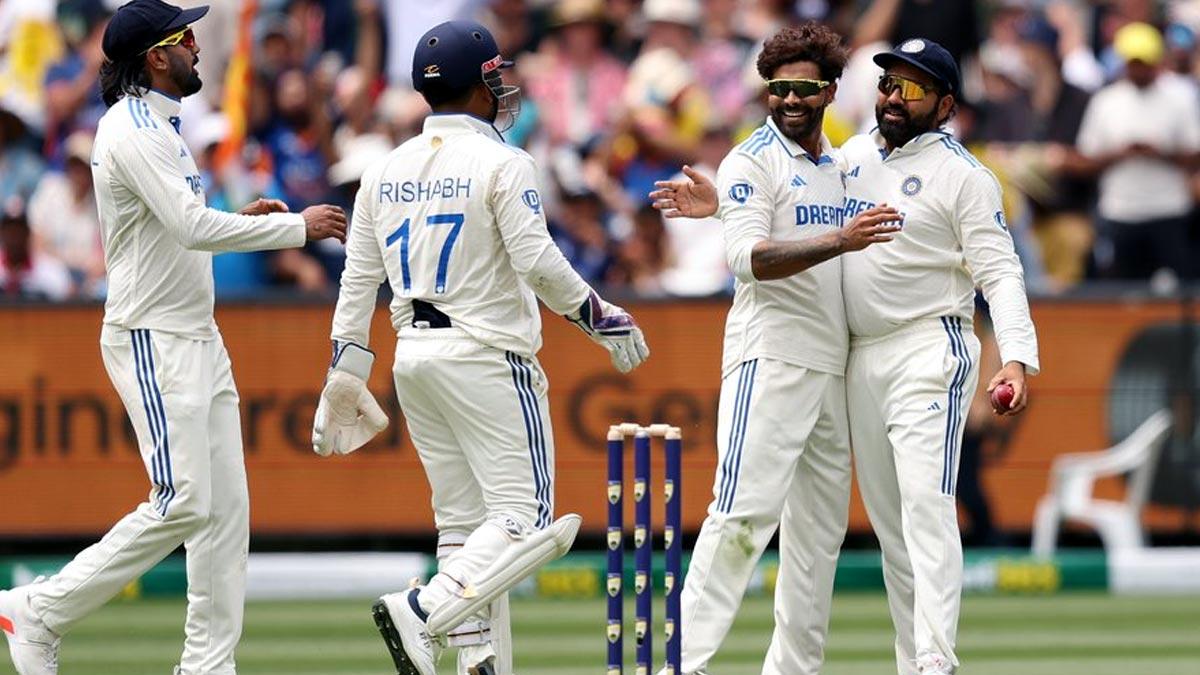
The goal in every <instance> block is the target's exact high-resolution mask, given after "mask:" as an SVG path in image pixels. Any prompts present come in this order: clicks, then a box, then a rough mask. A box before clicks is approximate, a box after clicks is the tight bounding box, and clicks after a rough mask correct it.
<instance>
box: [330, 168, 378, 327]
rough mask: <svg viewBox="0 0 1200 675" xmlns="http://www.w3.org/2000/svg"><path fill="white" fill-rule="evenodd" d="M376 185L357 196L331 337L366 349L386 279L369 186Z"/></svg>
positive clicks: (364, 184) (359, 191)
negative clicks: (377, 303)
mask: <svg viewBox="0 0 1200 675" xmlns="http://www.w3.org/2000/svg"><path fill="white" fill-rule="evenodd" d="M373 184H374V183H373V182H370V183H368V182H367V181H364V182H363V184H362V186H361V187H359V188H358V194H357V195H356V196H355V197H354V213H353V214H352V215H351V217H350V231H349V233H348V234H347V235H346V267H345V269H343V270H342V280H341V287H340V289H339V291H338V301H337V309H335V310H334V312H333V334H332V336H331V337H332V338H333V340H334V341H335V342H353V343H354V344H357V345H361V346H363V347H366V346H367V341H368V339H369V338H370V333H371V315H372V314H374V311H375V297H376V294H377V293H378V292H379V284H381V283H383V280H384V279H386V278H387V269H386V268H385V267H384V266H383V252H382V251H381V250H380V249H379V238H378V237H376V236H375V223H374V217H373V214H374V209H373V208H372V207H373V203H372V201H371V196H372V194H374V191H373V189H372V188H371V187H369V186H370V185H373Z"/></svg>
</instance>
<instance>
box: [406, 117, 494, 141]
mask: <svg viewBox="0 0 1200 675" xmlns="http://www.w3.org/2000/svg"><path fill="white" fill-rule="evenodd" d="M422 131H423V132H424V133H427V134H454V133H459V134H463V133H470V132H472V131H473V132H475V133H480V134H483V135H484V136H487V137H488V138H494V139H496V140H498V141H500V142H501V143H503V142H504V137H503V136H501V135H500V132H499V131H496V127H494V126H492V123H491V122H488V121H487V120H483V119H480V118H478V117H476V116H474V115H471V114H469V113H431V114H430V115H429V117H426V118H425V126H424V127H422Z"/></svg>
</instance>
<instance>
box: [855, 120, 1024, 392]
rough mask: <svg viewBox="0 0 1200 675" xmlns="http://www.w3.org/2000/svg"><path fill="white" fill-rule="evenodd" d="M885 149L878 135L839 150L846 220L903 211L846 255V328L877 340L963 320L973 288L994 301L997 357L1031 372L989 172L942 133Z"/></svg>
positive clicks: (1017, 279) (1014, 266)
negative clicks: (895, 222)
mask: <svg viewBox="0 0 1200 675" xmlns="http://www.w3.org/2000/svg"><path fill="white" fill-rule="evenodd" d="M883 148H884V143H883V138H882V137H881V136H880V135H879V134H878V132H877V131H876V132H874V133H872V134H862V135H859V136H855V137H853V138H851V139H850V140H848V141H846V143H845V144H844V145H843V146H842V152H841V158H842V162H843V169H844V170H845V172H846V218H847V219H850V218H853V217H854V216H855V215H856V214H858V213H861V212H862V211H865V210H866V209H869V208H871V207H872V206H875V205H877V204H882V203H887V204H888V205H890V206H894V207H895V208H896V209H897V210H898V211H900V213H901V215H902V216H903V228H902V229H901V231H900V232H899V233H898V235H897V236H896V238H895V239H894V240H893V241H891V242H888V243H885V244H875V245H873V246H869V247H867V248H866V249H864V250H863V251H860V252H858V253H853V254H850V255H848V256H843V257H844V258H845V260H844V261H843V267H842V272H843V284H842V287H843V290H844V292H845V301H846V318H847V322H848V323H849V326H850V334H851V335H852V336H853V337H856V338H873V337H879V336H883V335H886V334H888V333H891V332H892V331H893V330H895V329H897V328H899V327H901V326H903V325H905V324H907V323H909V322H912V321H916V320H920V319H934V318H937V317H942V316H958V317H961V318H963V319H965V320H967V321H970V320H971V318H972V317H973V316H974V297H975V286H976V285H977V284H978V285H979V286H980V287H982V288H983V290H984V294H985V295H986V296H988V302H989V303H990V304H991V305H992V316H993V319H995V320H996V321H997V323H996V328H997V333H996V335H997V338H998V339H999V340H1000V346H1001V352H1002V356H1006V360H1007V359H1008V357H1011V358H1013V359H1016V360H1020V361H1022V362H1023V363H1026V364H1027V365H1029V366H1030V367H1031V368H1032V369H1033V370H1035V371H1036V365H1037V343H1036V336H1035V335H1034V332H1033V323H1032V321H1031V320H1030V318H1029V306H1028V301H1027V299H1026V297H1025V286H1024V273H1023V271H1022V269H1021V265H1020V262H1019V261H1018V259H1017V255H1016V252H1015V250H1014V248H1013V242H1012V237H1011V236H1010V235H1009V232H1008V227H1007V224H1006V222H1005V220H1004V212H1003V204H1002V201H1001V193H1000V186H999V183H997V181H996V178H995V176H993V175H992V173H991V172H990V171H988V170H987V169H986V168H985V167H983V165H981V164H980V163H979V161H978V160H977V159H975V157H973V156H972V155H971V154H970V153H969V152H968V151H967V150H966V149H964V148H963V146H962V145H960V144H959V143H958V142H957V141H955V140H954V138H953V137H951V136H950V135H949V134H948V133H946V132H944V131H940V130H939V131H931V132H928V133H925V134H922V135H920V136H918V137H916V138H914V139H913V140H911V141H909V142H908V143H907V144H905V145H904V146H902V147H900V148H896V149H895V150H893V151H892V152H891V153H890V154H888V155H887V156H886V157H885V156H884V154H885V152H884V149H883ZM1002 323H1003V324H1005V325H1004V326H1002V325H1001V324H1002ZM1002 328H1004V329H1005V331H1007V333H1006V334H1005V335H1002V334H1001V332H1002V331H1001V329H1002ZM1005 352H1007V355H1006V354H1005Z"/></svg>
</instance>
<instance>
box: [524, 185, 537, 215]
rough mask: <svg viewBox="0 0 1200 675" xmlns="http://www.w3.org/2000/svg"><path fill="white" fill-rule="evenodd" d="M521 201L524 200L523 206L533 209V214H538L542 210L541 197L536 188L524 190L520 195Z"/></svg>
mask: <svg viewBox="0 0 1200 675" xmlns="http://www.w3.org/2000/svg"><path fill="white" fill-rule="evenodd" d="M521 201H523V202H525V206H528V207H529V210H531V211H533V215H535V216H536V215H539V214H540V213H541V212H542V198H541V196H540V195H538V192H537V190H526V191H525V194H523V195H521Z"/></svg>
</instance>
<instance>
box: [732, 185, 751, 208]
mask: <svg viewBox="0 0 1200 675" xmlns="http://www.w3.org/2000/svg"><path fill="white" fill-rule="evenodd" d="M752 194H754V188H752V187H750V184H749V183H735V184H733V185H732V186H731V187H730V188H729V198H730V199H732V200H733V201H735V202H737V203H739V204H745V203H746V200H747V199H749V198H750V195H752Z"/></svg>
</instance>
